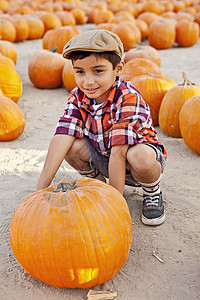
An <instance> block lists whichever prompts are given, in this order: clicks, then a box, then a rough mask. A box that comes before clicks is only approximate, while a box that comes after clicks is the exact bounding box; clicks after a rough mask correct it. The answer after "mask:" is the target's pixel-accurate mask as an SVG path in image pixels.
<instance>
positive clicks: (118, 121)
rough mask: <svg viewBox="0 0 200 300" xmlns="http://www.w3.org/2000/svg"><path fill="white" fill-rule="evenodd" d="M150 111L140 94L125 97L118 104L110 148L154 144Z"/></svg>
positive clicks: (154, 138) (154, 137)
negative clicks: (143, 143) (141, 143)
mask: <svg viewBox="0 0 200 300" xmlns="http://www.w3.org/2000/svg"><path fill="white" fill-rule="evenodd" d="M155 140H156V135H155V132H154V130H153V127H152V120H151V117H150V110H149V107H148V105H147V104H146V102H145V101H144V100H143V99H142V97H141V96H140V95H139V94H138V93H128V94H127V95H125V96H124V95H123V96H122V97H121V99H120V100H119V102H118V103H117V104H116V109H115V119H114V122H113V126H112V129H111V131H110V137H109V148H111V147H113V146H116V145H124V144H128V145H135V144H138V143H140V142H144V141H145V142H152V141H153V142H154V143H155Z"/></svg>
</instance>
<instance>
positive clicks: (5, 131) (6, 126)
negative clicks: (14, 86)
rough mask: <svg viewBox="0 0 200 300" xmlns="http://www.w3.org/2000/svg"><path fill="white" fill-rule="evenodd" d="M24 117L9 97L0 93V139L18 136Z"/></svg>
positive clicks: (13, 138)
mask: <svg viewBox="0 0 200 300" xmlns="http://www.w3.org/2000/svg"><path fill="white" fill-rule="evenodd" d="M24 126H25V117H24V114H23V112H22V110H21V108H20V107H19V106H18V105H17V104H16V103H15V102H13V101H12V100H11V99H9V98H7V97H5V96H3V95H0V141H1V142H2V141H3V142H7V141H12V140H15V139H16V138H18V137H19V136H20V135H21V134H22V133H23V131H24Z"/></svg>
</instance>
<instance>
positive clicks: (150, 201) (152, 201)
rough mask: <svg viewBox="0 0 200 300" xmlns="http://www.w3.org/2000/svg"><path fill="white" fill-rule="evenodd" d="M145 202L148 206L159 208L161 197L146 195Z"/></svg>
mask: <svg viewBox="0 0 200 300" xmlns="http://www.w3.org/2000/svg"><path fill="white" fill-rule="evenodd" d="M144 201H145V205H146V206H158V202H159V195H154V196H149V195H144Z"/></svg>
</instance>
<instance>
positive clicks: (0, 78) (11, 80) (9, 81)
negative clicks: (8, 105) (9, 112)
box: [0, 64, 22, 103]
mask: <svg viewBox="0 0 200 300" xmlns="http://www.w3.org/2000/svg"><path fill="white" fill-rule="evenodd" d="M0 89H1V91H2V93H3V95H4V96H6V97H8V98H10V99H11V100H13V101H14V102H15V103H17V102H18V100H19V98H20V96H21V93H22V81H21V78H20V76H19V74H18V73H17V71H16V70H15V69H14V68H13V67H10V66H8V65H5V64H0Z"/></svg>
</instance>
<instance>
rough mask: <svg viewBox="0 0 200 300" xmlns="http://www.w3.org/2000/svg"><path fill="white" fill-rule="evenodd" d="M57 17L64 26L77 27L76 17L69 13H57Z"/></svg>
mask: <svg viewBox="0 0 200 300" xmlns="http://www.w3.org/2000/svg"><path fill="white" fill-rule="evenodd" d="M55 14H56V16H57V17H58V18H59V19H60V21H61V24H62V26H75V25H76V20H75V17H74V15H73V14H72V13H71V12H69V11H57V12H55Z"/></svg>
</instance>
